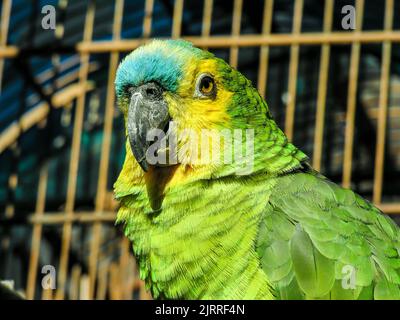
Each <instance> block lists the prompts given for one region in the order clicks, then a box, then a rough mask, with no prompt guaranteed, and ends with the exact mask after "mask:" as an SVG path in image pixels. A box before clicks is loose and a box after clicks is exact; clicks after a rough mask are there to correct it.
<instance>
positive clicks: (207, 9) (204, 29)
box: [201, 0, 214, 37]
mask: <svg viewBox="0 0 400 320" xmlns="http://www.w3.org/2000/svg"><path fill="white" fill-rule="evenodd" d="M213 3H214V1H213V0H204V7H203V22H202V25H201V36H202V37H209V36H210V33H211V22H212V19H211V18H212V11H213Z"/></svg>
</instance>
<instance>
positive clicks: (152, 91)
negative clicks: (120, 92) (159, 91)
mask: <svg viewBox="0 0 400 320" xmlns="http://www.w3.org/2000/svg"><path fill="white" fill-rule="evenodd" d="M155 95H156V90H155V89H153V88H147V89H146V96H148V97H149V98H153V97H155Z"/></svg>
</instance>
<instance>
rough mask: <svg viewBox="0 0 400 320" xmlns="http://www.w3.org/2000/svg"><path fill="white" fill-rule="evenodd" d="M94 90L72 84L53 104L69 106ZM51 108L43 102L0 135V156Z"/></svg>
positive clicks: (91, 85)
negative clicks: (82, 95)
mask: <svg viewBox="0 0 400 320" xmlns="http://www.w3.org/2000/svg"><path fill="white" fill-rule="evenodd" d="M92 89H93V84H91V83H90V82H87V83H86V84H85V85H84V86H82V85H77V84H71V85H70V86H68V87H66V88H64V89H63V90H62V91H60V92H57V93H56V94H54V95H53V98H52V103H53V106H54V107H61V106H68V104H69V103H70V102H71V101H72V100H73V99H75V98H76V97H77V96H79V95H80V94H82V92H83V91H84V92H87V91H89V90H92ZM49 111H50V107H49V105H48V104H47V102H41V103H39V104H38V105H37V106H35V107H34V108H33V109H31V110H29V111H28V112H26V113H24V115H23V116H22V117H20V118H19V119H18V121H16V122H14V123H12V124H11V125H10V126H8V127H7V128H6V129H5V130H4V131H3V132H2V133H1V135H0V154H1V153H2V152H3V151H4V150H5V149H7V148H9V147H11V146H12V145H13V144H14V143H15V142H16V141H17V139H18V138H19V137H20V135H21V134H23V133H24V132H26V131H27V130H29V129H30V128H32V127H33V126H34V125H37V124H38V123H40V122H41V121H43V120H44V119H46V118H47V115H48V114H49Z"/></svg>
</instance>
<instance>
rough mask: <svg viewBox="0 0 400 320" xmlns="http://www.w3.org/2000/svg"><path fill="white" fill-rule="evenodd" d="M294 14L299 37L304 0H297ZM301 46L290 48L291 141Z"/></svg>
mask: <svg viewBox="0 0 400 320" xmlns="http://www.w3.org/2000/svg"><path fill="white" fill-rule="evenodd" d="M294 3H295V5H294V13H293V28H292V34H294V35H299V34H300V32H301V21H302V16H303V4H304V3H303V0H296V1H295V2H294ZM299 52H300V46H299V45H298V44H294V45H292V46H291V47H290V62H289V81H288V82H289V84H288V95H287V105H286V117H285V133H286V136H287V137H288V139H289V140H292V138H293V130H294V114H295V108H296V88H297V71H298V67H299Z"/></svg>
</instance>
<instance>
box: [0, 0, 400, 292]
mask: <svg viewBox="0 0 400 320" xmlns="http://www.w3.org/2000/svg"><path fill="white" fill-rule="evenodd" d="M0 3H1V5H0V10H1V12H0V19H1V21H0V26H1V29H0V30H1V32H0V279H1V280H10V282H8V283H9V284H11V285H13V286H14V288H15V289H16V290H18V291H19V292H21V293H22V294H23V295H24V296H25V297H26V298H28V299H148V298H150V296H149V295H148V294H147V293H146V290H145V289H144V285H143V283H142V282H141V281H140V280H139V279H138V276H137V271H136V267H135V261H134V258H133V257H132V255H131V253H130V251H131V250H130V244H129V243H128V241H127V240H126V239H124V237H123V236H122V232H121V228H120V227H119V226H115V225H114V220H115V216H116V210H117V209H118V203H116V202H115V200H114V198H113V193H112V185H113V183H114V181H115V180H116V178H117V175H118V173H119V170H120V169H121V166H122V161H123V159H124V156H125V150H124V124H123V119H122V117H121V114H120V113H119V111H118V109H117V108H116V106H115V97H114V87H113V82H114V77H115V71H116V69H117V67H118V64H119V62H120V61H121V59H123V58H124V56H125V55H126V54H128V53H129V52H130V51H131V50H133V49H135V48H136V47H137V46H138V45H140V44H142V43H143V42H145V41H147V40H148V39H150V38H154V37H156V38H171V37H172V38H180V37H182V38H187V39H189V40H190V41H192V42H193V43H194V44H195V45H197V46H200V47H203V48H206V49H208V50H210V51H212V52H213V53H215V54H216V55H217V56H219V57H221V58H223V59H225V60H226V61H228V62H230V64H231V65H232V66H234V67H236V68H238V69H239V70H240V71H241V72H242V73H243V74H245V75H246V76H247V77H248V78H249V79H250V80H251V81H252V82H253V84H254V85H255V86H256V87H257V88H258V89H259V91H260V93H261V94H262V95H263V96H264V97H265V98H266V100H267V102H268V105H269V107H270V109H271V111H272V114H273V115H274V117H275V119H276V120H277V122H278V124H279V125H280V127H281V128H282V129H284V130H285V132H286V133H287V135H288V136H289V138H290V139H291V140H292V141H293V142H294V143H295V144H296V145H297V146H298V147H300V148H301V149H302V150H303V151H305V152H306V153H307V154H308V155H309V157H310V161H311V163H312V164H313V166H314V167H315V168H316V169H318V170H320V171H322V173H323V174H324V175H326V176H327V177H329V178H330V179H332V180H333V181H335V182H337V183H339V184H342V185H344V186H345V187H351V188H353V189H354V190H355V191H357V192H358V193H359V194H361V195H362V196H363V197H366V198H368V199H370V200H371V201H373V202H374V203H375V204H376V205H377V206H378V207H380V208H381V209H382V211H383V212H385V213H386V214H389V215H391V217H392V218H393V219H395V220H396V219H397V217H399V218H400V30H399V29H400V18H399V12H400V1H399V0H386V1H381V0H356V1H350V0H346V1H344V0H325V1H321V0H265V1H264V0H252V1H243V0H232V1H221V0H201V1H188V0H175V1H173V0H142V1H140V0H134V1H128V0H125V1H124V0H115V1H114V0H113V1H110V0H97V1H94V0H92V1H90V0H86V1H82V0H53V1H51V0H36V1H35V0H32V1H28V0H2V1H0ZM346 5H352V6H353V8H354V9H355V11H354V18H355V21H353V22H354V25H353V26H354V30H353V29H349V30H344V29H343V24H342V22H343V19H344V18H345V17H346V14H348V13H349V12H347V11H345V13H342V8H343V7H344V6H346ZM49 6H50V7H49ZM350 14H351V13H350ZM350 18H351V17H350ZM347 22H348V23H349V21H348V20H347ZM260 201H261V200H260ZM397 220H398V221H400V220H399V219H397Z"/></svg>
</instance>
